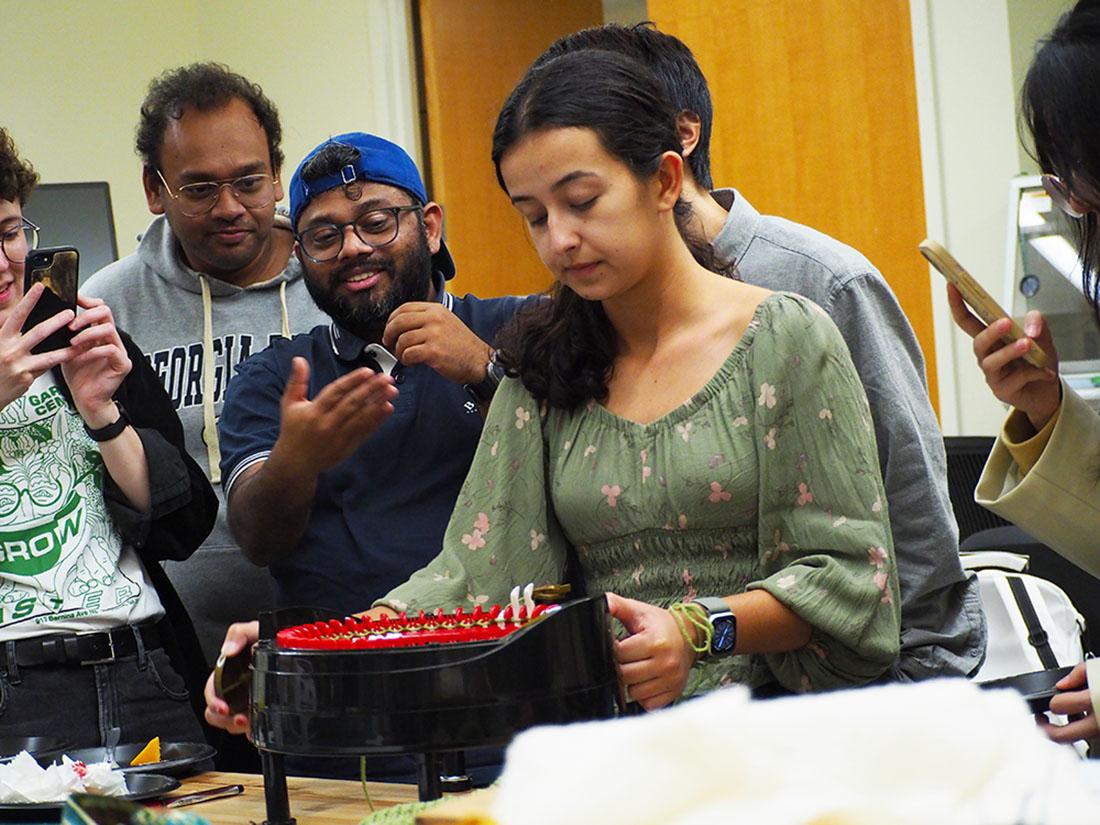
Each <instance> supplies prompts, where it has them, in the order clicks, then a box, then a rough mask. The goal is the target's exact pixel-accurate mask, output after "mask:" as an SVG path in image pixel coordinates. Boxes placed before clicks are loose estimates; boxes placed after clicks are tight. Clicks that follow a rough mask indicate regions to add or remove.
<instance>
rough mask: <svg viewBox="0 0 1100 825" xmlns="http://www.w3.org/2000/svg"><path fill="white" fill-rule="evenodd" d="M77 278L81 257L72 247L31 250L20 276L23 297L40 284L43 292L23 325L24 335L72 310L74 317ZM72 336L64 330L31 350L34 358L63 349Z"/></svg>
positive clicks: (66, 328) (65, 327)
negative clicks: (67, 310) (56, 316)
mask: <svg viewBox="0 0 1100 825" xmlns="http://www.w3.org/2000/svg"><path fill="white" fill-rule="evenodd" d="M79 276H80V255H79V253H78V252H77V251H76V249H74V248H73V247H71V246H57V247H47V248H43V249H32V250H31V251H30V252H29V253H28V254H27V263H26V266H25V271H24V275H23V294H24V295H26V294H27V292H29V291H30V288H31V287H32V286H34V285H35V284H37V283H41V284H42V286H43V287H45V289H44V290H43V292H42V295H41V296H40V297H39V298H38V303H36V304H35V305H34V307H33V308H32V309H31V312H30V315H28V316H27V320H26V321H25V322H24V324H23V332H27V331H28V330H30V329H33V328H34V327H35V326H37V325H38V324H40V323H41V322H42V321H45V320H47V319H49V318H52V317H54V316H55V315H57V313H59V312H63V311H65V310H66V309H71V310H72V311H73V314H74V315H75V314H76V290H77V283H78V280H79ZM72 337H73V332H72V330H70V329H69V328H68V326H64V327H62V328H61V329H59V330H57V331H56V332H54V333H52V334H51V335H50V336H49V337H47V338H46V339H45V340H44V341H42V342H40V343H39V344H37V345H36V346H35V347H34V348H32V349H31V352H32V353H33V354H35V355H39V354H41V353H43V352H50V351H52V350H58V349H64V348H65V347H67V346H69V342H70V341H72Z"/></svg>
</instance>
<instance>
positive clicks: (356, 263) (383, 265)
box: [332, 253, 394, 281]
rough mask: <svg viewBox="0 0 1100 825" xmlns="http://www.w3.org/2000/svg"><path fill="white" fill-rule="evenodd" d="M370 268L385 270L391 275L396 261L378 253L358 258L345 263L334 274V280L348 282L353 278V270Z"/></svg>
mask: <svg viewBox="0 0 1100 825" xmlns="http://www.w3.org/2000/svg"><path fill="white" fill-rule="evenodd" d="M363 266H369V267H370V268H371V269H380V270H384V271H386V272H388V273H390V274H391V275H392V274H393V272H394V261H393V258H390V257H389V256H379V255H378V254H377V253H373V254H371V255H360V256H358V257H356V258H352V259H351V260H350V261H344V263H342V264H340V266H338V267H337V268H336V269H334V270H333V272H332V278H333V279H334V280H337V281H346V280H347V279H348V278H350V277H351V273H352V270H355V269H357V268H359V267H363Z"/></svg>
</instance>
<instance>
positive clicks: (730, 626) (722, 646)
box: [710, 616, 737, 653]
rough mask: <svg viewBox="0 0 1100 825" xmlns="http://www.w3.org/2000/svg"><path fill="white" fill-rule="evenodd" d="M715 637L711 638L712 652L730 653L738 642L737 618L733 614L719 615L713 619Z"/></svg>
mask: <svg viewBox="0 0 1100 825" xmlns="http://www.w3.org/2000/svg"><path fill="white" fill-rule="evenodd" d="M713 624H714V637H713V638H712V639H711V643H710V649H711V652H712V653H729V652H730V651H732V650H733V648H734V645H736V644H737V620H736V619H735V618H734V617H733V616H719V617H717V618H715V619H714V620H713Z"/></svg>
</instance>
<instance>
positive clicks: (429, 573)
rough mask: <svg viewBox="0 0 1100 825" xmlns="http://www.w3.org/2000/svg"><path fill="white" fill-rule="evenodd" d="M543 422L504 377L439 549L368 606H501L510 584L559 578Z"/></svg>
mask: <svg viewBox="0 0 1100 825" xmlns="http://www.w3.org/2000/svg"><path fill="white" fill-rule="evenodd" d="M544 425H545V419H544V415H543V413H542V412H540V408H539V404H538V403H537V402H536V401H535V399H534V398H533V397H532V396H531V394H530V393H528V392H527V390H526V389H524V387H523V385H522V384H521V383H520V382H519V381H518V380H517V379H514V378H506V379H505V380H504V381H503V382H502V383H501V385H500V388H499V389H498V390H497V393H496V396H495V397H494V398H493V403H492V405H491V406H490V408H489V413H488V416H487V418H486V421H485V428H484V430H483V431H482V434H481V441H480V442H479V443H478V448H477V452H476V454H475V455H474V461H473V464H472V465H471V466H470V472H469V474H468V475H467V476H466V481H465V482H464V483H463V485H462V490H461V491H460V492H459V496H458V501H457V503H456V504H455V509H454V513H453V515H452V516H451V520H450V522H449V523H448V525H447V531H446V533H445V534H444V537H443V550H442V552H441V553H440V554H439V555H438V556H436V558H435V559H433V560H432V561H431V562H430V563H429V564H428V565H427V566H426V567H424V568H422V569H420V570H418V571H417V572H416V573H414V574H413V575H412V577H411V578H410V579H409V580H408V581H407V582H405V583H404V584H402V585H399V586H398V587H396V588H394V589H393V590H392V591H390V592H389V593H388V594H386V596H385V597H384V598H382V599H380V600H378V601H377V602H375V605H385V606H387V607H392V608H393V609H395V610H399V611H400V610H409V611H419V610H422V609H423V610H429V609H431V610H434V609H435V608H437V607H442V608H443V609H444V610H448V611H449V610H453V609H454V608H455V607H458V606H465V607H467V608H469V607H470V606H471V605H476V604H485V605H490V604H504V603H506V601H507V598H508V593H509V591H511V589H512V588H513V587H514V586H516V585H520V586H523V585H525V584H527V583H528V582H534V583H535V584H536V585H539V584H551V583H557V582H559V581H560V580H561V576H562V574H563V570H564V567H565V559H566V541H565V538H564V536H563V535H562V531H561V528H560V527H559V525H558V523H557V519H556V518H555V516H554V514H553V508H552V507H551V505H550V501H549V487H548V484H547V475H546V470H547V462H546V447H545V441H544V438H543V426H544Z"/></svg>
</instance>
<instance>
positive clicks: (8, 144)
mask: <svg viewBox="0 0 1100 825" xmlns="http://www.w3.org/2000/svg"><path fill="white" fill-rule="evenodd" d="M37 183H38V173H37V172H35V171H34V167H33V166H31V165H30V163H29V162H28V161H25V160H23V159H22V158H21V157H19V150H18V149H16V148H15V141H14V140H12V137H11V135H9V134H8V130H7V129H5V128H4V127H2V126H0V200H5V201H11V202H12V203H18V204H19V205H20V206H22V205H23V204H25V203H26V202H27V198H29V197H30V196H31V190H33V189H34V187H35V185H36V184H37Z"/></svg>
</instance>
